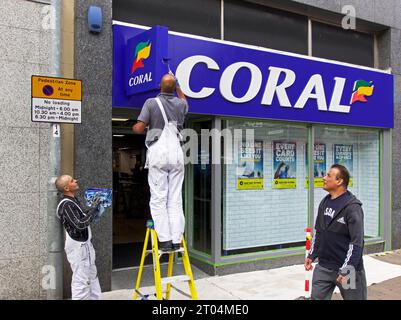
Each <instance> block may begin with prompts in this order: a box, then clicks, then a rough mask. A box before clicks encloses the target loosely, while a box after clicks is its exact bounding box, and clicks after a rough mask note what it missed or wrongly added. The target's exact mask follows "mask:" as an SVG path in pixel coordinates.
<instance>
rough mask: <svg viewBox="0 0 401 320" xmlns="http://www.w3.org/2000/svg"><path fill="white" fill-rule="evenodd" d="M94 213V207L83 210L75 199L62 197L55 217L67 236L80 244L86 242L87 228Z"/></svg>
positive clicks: (95, 210)
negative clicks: (59, 221)
mask: <svg viewBox="0 0 401 320" xmlns="http://www.w3.org/2000/svg"><path fill="white" fill-rule="evenodd" d="M96 213H97V208H96V207H95V208H93V209H92V208H91V209H89V210H84V209H82V206H81V203H80V202H79V200H78V199H77V198H75V197H74V198H73V197H69V196H64V197H63V198H62V199H61V201H60V203H59V205H58V207H57V217H58V218H59V219H60V220H61V223H62V224H63V226H64V228H65V230H66V231H67V233H68V235H69V236H70V237H71V238H72V239H73V240H76V241H80V242H85V241H87V240H88V236H89V233H88V227H89V225H90V224H91V223H92V221H93V219H94V218H95V215H96Z"/></svg>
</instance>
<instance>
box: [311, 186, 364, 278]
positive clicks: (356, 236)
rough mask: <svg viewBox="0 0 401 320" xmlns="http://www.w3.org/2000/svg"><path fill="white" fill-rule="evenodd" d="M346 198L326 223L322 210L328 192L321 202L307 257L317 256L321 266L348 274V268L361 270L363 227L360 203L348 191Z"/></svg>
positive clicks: (328, 197)
mask: <svg viewBox="0 0 401 320" xmlns="http://www.w3.org/2000/svg"><path fill="white" fill-rule="evenodd" d="M347 192H348V193H349V199H348V201H347V202H346V203H345V204H344V205H343V206H342V207H341V208H340V209H339V210H336V211H337V212H336V213H335V215H334V216H333V218H332V220H331V222H330V223H329V224H328V225H327V226H326V223H325V217H324V209H325V208H326V205H327V202H328V201H329V199H330V195H327V196H326V197H325V198H324V199H323V200H322V201H321V203H320V205H319V210H318V215H317V218H316V223H315V234H314V237H313V239H312V243H311V249H310V251H309V255H308V258H310V259H312V261H314V260H315V259H316V258H318V259H319V264H320V265H321V266H322V267H325V268H327V269H331V270H338V272H339V273H341V274H344V275H345V274H348V268H349V267H350V266H352V267H354V268H355V270H356V271H360V270H362V269H363V259H362V254H363V247H364V231H363V230H364V227H363V210H362V203H361V202H360V201H359V200H358V199H357V198H356V197H355V196H354V195H353V194H352V193H351V192H349V191H347Z"/></svg>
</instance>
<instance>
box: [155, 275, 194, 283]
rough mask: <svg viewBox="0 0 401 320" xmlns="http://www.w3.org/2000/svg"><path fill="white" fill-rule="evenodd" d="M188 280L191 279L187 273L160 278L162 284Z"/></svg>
mask: <svg viewBox="0 0 401 320" xmlns="http://www.w3.org/2000/svg"><path fill="white" fill-rule="evenodd" d="M189 280H191V279H190V277H189V276H187V275H181V276H174V277H167V278H162V285H165V284H168V283H175V282H186V281H189Z"/></svg>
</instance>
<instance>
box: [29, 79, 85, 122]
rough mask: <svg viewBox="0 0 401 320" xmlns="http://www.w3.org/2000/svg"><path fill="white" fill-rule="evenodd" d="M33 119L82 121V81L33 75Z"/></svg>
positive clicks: (38, 120) (36, 120)
mask: <svg viewBox="0 0 401 320" xmlns="http://www.w3.org/2000/svg"><path fill="white" fill-rule="evenodd" d="M31 88H32V118H31V119H32V121H33V122H52V123H81V104H82V81H81V80H75V79H65V78H53V77H42V76H32V82H31Z"/></svg>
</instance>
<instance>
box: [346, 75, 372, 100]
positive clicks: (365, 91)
mask: <svg viewBox="0 0 401 320" xmlns="http://www.w3.org/2000/svg"><path fill="white" fill-rule="evenodd" d="M373 88H374V85H373V81H370V82H367V81H364V80H357V81H355V83H354V90H353V93H352V97H351V104H353V103H354V102H357V101H360V102H366V101H367V100H366V97H370V96H371V95H372V94H373Z"/></svg>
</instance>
